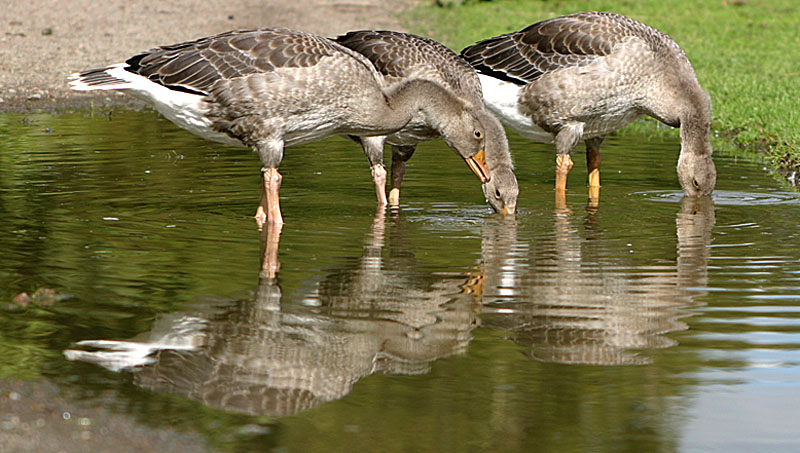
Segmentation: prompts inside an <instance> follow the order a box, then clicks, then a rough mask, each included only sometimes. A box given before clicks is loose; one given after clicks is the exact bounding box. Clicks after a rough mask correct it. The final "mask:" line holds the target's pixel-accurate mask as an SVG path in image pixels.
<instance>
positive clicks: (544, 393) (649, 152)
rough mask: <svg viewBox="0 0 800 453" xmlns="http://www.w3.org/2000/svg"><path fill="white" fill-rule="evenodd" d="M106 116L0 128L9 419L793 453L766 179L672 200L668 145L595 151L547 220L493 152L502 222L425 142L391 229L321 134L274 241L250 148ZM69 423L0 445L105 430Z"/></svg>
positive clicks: (383, 445) (396, 445)
mask: <svg viewBox="0 0 800 453" xmlns="http://www.w3.org/2000/svg"><path fill="white" fill-rule="evenodd" d="M111 113H112V114H109V112H107V111H100V110H98V111H96V112H94V113H87V112H79V113H65V114H59V115H50V114H27V115H22V114H4V115H0V137H2V140H0V251H2V260H1V261H0V297H2V298H3V299H4V301H3V302H2V304H0V305H2V306H3V310H2V311H0V351H2V354H0V379H1V380H2V382H3V389H6V390H2V391H0V406H2V405H3V404H11V400H15V399H16V400H19V399H22V400H25V398H35V395H30V394H26V393H25V389H26V388H30V387H26V386H27V385H34V384H35V385H39V386H45V387H47V388H50V389H51V390H50V391H51V392H52V393H55V394H57V395H59V398H61V400H63V404H64V405H66V407H73V409H72V411H73V413H75V414H79V413H81V411H83V412H85V413H86V414H95V413H96V412H91V411H92V408H102V409H103V411H105V412H103V413H106V414H108V417H118V418H119V417H121V418H122V419H123V420H126V422H125V423H127V424H128V425H127V426H128V429H134V430H139V431H136V432H138V433H139V435H140V436H148V435H149V436H153V437H154V438H161V439H163V438H164V437H165V436H169V435H171V434H170V433H176V432H177V433H180V435H181V436H186V437H185V439H187V442H189V440H191V442H195V443H196V444H194V445H202V446H204V448H208V449H219V450H237V451H238V450H242V451H253V450H266V451H270V450H277V451H387V452H389V451H433V450H436V451H442V452H447V451H458V452H463V451H509V452H513V451H532V450H534V449H536V450H554V451H556V450H557V451H579V450H580V451H585V450H600V451H602V450H613V451H619V450H632V451H674V450H683V451H686V450H717V451H723V450H724V451H737V450H738V451H752V450H770V451H779V450H786V451H789V450H794V451H797V450H798V449H800V424H798V422H797V416H796V412H797V407H798V406H800V384H798V382H800V247H798V242H800V229H798V225H797V222H798V219H800V194H798V193H796V192H793V191H791V189H789V188H787V187H786V186H785V185H784V184H783V183H781V182H779V181H777V180H775V179H773V178H772V177H771V176H770V175H769V174H767V173H766V172H764V171H763V169H762V168H761V166H759V165H757V164H754V163H751V162H748V161H745V160H742V159H737V158H736V157H734V156H732V155H726V154H723V153H717V154H716V155H715V161H716V164H717V168H718V171H719V180H718V183H717V191H716V192H715V194H714V197H713V200H699V201H698V200H690V199H683V198H682V196H681V192H680V191H679V186H678V182H677V176H676V173H675V163H676V161H677V155H678V150H679V148H680V144H679V143H678V142H677V138H675V139H663V138H652V137H629V136H624V137H610V138H609V139H607V141H606V143H605V144H604V147H603V151H604V153H603V155H604V162H603V168H602V182H603V188H602V191H601V198H600V206H599V208H597V209H594V208H591V207H588V206H587V203H586V188H585V187H584V181H585V178H586V172H585V167H584V166H583V165H582V162H583V156H582V155H581V154H579V153H577V152H576V153H575V156H574V158H575V161H576V165H575V168H574V169H573V172H572V174H571V175H570V180H569V185H568V189H569V190H568V193H567V204H568V209H566V210H563V209H555V202H554V196H553V189H552V188H553V182H554V174H553V169H554V160H555V159H554V154H553V150H552V147H550V146H548V145H539V144H533V143H530V142H527V141H525V140H523V139H520V138H518V137H517V136H512V137H511V148H512V150H514V152H515V163H516V167H517V175H518V178H519V182H520V190H521V195H520V200H519V213H518V215H517V216H516V219H510V218H505V217H501V216H498V215H495V214H492V213H491V210H490V208H489V207H488V205H486V204H485V203H484V200H483V196H482V193H481V190H480V185H479V184H478V182H477V181H476V180H475V177H474V176H473V175H472V174H471V173H470V172H469V170H468V169H467V167H466V166H465V165H464V164H463V162H462V161H461V159H459V158H458V157H457V156H456V155H455V154H454V153H453V152H452V151H450V150H449V149H447V148H446V147H445V146H444V145H443V143H442V142H433V143H429V144H426V145H424V146H422V147H420V150H419V151H418V152H417V154H416V155H415V156H414V158H413V159H412V160H411V162H410V164H409V169H408V172H407V176H406V180H405V182H404V188H403V192H402V195H401V206H400V209H399V210H395V211H389V212H385V213H384V212H376V207H375V195H374V190H373V187H372V182H371V177H370V172H369V168H368V165H367V162H366V159H365V158H364V156H363V154H362V153H361V151H360V149H359V148H358V147H357V146H356V145H355V144H353V143H351V142H349V141H347V140H344V139H341V138H331V139H328V140H325V141H323V142H320V143H316V144H311V145H306V146H300V147H294V148H289V149H288V150H287V152H286V157H285V159H284V164H283V165H282V167H281V172H282V173H283V175H284V180H283V186H282V188H281V204H282V208H283V212H284V218H285V221H286V224H285V226H284V227H283V229H282V231H281V232H279V233H280V234H277V232H275V231H263V232H259V231H258V230H257V228H256V225H255V222H254V220H253V219H252V217H251V216H252V214H253V212H254V211H255V207H256V204H257V201H258V196H259V182H260V179H259V162H258V159H257V158H256V157H255V156H254V155H252V153H251V152H249V151H247V150H241V149H236V148H227V147H223V146H220V145H216V144H212V143H209V142H206V141H203V140H201V139H199V138H196V137H194V136H192V135H190V134H189V133H187V132H184V131H182V130H180V129H177V128H176V127H175V126H173V125H172V124H171V123H169V122H167V121H166V120H164V119H162V118H161V117H159V116H158V115H157V114H155V113H153V112H150V111H142V112H135V111H125V110H115V111H113V112H111ZM387 163H388V160H387ZM265 263H266V264H265ZM270 266H271V267H272V268H273V269H274V268H278V269H279V270H277V272H276V273H275V276H274V277H273V276H271V275H270V273H269V272H267V271H263V269H267V270H268V268H270ZM37 289H38V293H37V294H35V295H34V300H33V302H31V303H29V304H28V305H26V306H24V307H19V306H17V305H15V304H13V303H12V299H13V298H14V297H15V296H16V295H18V294H19V293H21V292H28V293H29V294H33V293H34V292H35V291H37ZM48 291H50V293H49V294H50V295H49V296H48ZM26 383H34V384H26ZM9 388H11V389H17V390H8V389H9ZM20 389H22V390H20ZM41 404H44V406H45V407H47V403H41ZM54 410H55V409H54ZM59 410H60V409H59ZM64 414H65V415H64V416H63V417H57V418H58V421H51V420H50V419H41V418H40V419H37V420H42V421H40V422H37V420H26V419H25V415H24V414H16V415H14V414H10V413H8V412H7V411H6V414H5V415H3V414H0V424H2V429H0V440H1V439H2V437H3V436H4V434H3V429H6V427H13V426H16V425H14V424H15V423H17V424H20V423H30V424H31V426H39V425H42V426H41V427H42V428H43V430H44V429H46V428H48V427H51V426H50V425H52V424H54V423H63V424H70V423H71V424H70V425H69V426H70V427H72V428H70V429H72V430H73V431H75V432H77V431H78V430H81V433H86V432H90V434H91V436H89V435H85V434H81V436H83V437H81V436H77V437H76V435H75V433H74V432H73V431H70V430H69V429H66V430H65V431H63V432H64V433H65V434H63V435H64V437H65V439H64V442H65V444H64V445H69V444H70V443H75V445H84V444H85V445H90V446H91V445H93V444H92V442H95V443H96V447H97V448H101V446H102V444H101V443H99V442H100V441H99V439H100V438H102V437H103V436H110V435H113V433H110V432H109V430H114V428H112V427H110V426H106V425H104V423H106V421H104V420H103V419H91V417H90V416H89V415H85V416H83V417H82V418H79V417H77V415H76V416H74V417H66V414H67V412H64ZM13 417H16V419H14V418H13ZM70 419H71V420H70ZM76 420H80V423H79V422H78V421H76ZM85 420H88V421H86V422H84V421H85ZM36 423H39V424H38V425H37V424H36ZM9 424H10V425H9ZM45 424H47V426H44V425H45ZM79 424H82V426H78V425H79ZM32 429H33V428H32ZM103 430H105V431H103ZM59 432H61V431H59ZM70 433H71V434H70ZM115 433H116V435H121V433H120V430H116V431H115ZM56 435H58V434H56ZM70 436H71V437H70ZM159 436H160V437H159Z"/></svg>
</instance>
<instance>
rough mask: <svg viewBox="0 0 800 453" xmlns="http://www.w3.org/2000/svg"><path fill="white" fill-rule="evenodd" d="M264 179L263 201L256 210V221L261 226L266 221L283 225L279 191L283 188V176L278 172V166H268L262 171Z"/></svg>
mask: <svg viewBox="0 0 800 453" xmlns="http://www.w3.org/2000/svg"><path fill="white" fill-rule="evenodd" d="M261 177H262V179H263V185H262V191H261V202H260V203H259V206H258V209H257V210H256V215H255V218H256V223H258V227H259V228H261V227H262V226H263V225H264V223H265V222H269V223H270V224H271V225H283V216H282V215H281V205H280V198H279V197H278V191H279V189H280V188H281V180H282V179H283V177H282V176H281V174H280V173H278V169H277V168H267V169H265V170H264V171H262V172H261Z"/></svg>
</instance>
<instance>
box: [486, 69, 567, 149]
mask: <svg viewBox="0 0 800 453" xmlns="http://www.w3.org/2000/svg"><path fill="white" fill-rule="evenodd" d="M479 77H480V79H481V87H482V88H483V102H484V104H486V108H488V109H489V110H490V111H491V112H492V113H494V114H495V115H497V116H498V117H499V118H500V121H502V122H503V124H505V125H506V126H508V127H510V128H511V129H513V130H514V131H515V132H517V133H518V134H519V135H521V136H523V137H525V138H528V139H530V140H533V141H536V142H539V143H553V134H551V133H549V132H547V131H545V130H544V129H542V128H541V127H539V126H537V125H536V124H535V123H534V122H533V120H532V119H531V118H530V117H529V116H526V115H523V114H522V112H520V110H519V103H518V100H519V94H520V93H519V92H520V90H521V89H522V86H520V85H517V84H514V83H511V82H505V81H503V80H498V79H495V78H494V77H491V76H487V75H484V74H479Z"/></svg>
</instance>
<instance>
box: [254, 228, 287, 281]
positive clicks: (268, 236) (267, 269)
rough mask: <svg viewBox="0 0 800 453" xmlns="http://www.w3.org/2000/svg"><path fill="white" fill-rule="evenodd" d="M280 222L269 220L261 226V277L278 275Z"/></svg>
mask: <svg viewBox="0 0 800 453" xmlns="http://www.w3.org/2000/svg"><path fill="white" fill-rule="evenodd" d="M282 229H283V225H282V224H280V223H271V222H267V223H265V224H264V225H263V227H262V228H261V231H260V232H259V234H260V239H261V278H268V279H274V278H276V277H277V276H278V270H279V269H280V266H281V265H280V262H279V261H278V246H279V244H280V237H281V230H282Z"/></svg>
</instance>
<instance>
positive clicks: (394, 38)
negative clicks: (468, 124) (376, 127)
mask: <svg viewBox="0 0 800 453" xmlns="http://www.w3.org/2000/svg"><path fill="white" fill-rule="evenodd" d="M336 41H337V42H338V43H339V44H342V45H343V46H345V47H348V48H350V49H352V50H354V51H356V52H358V53H360V54H362V55H364V56H365V57H367V58H368V59H369V61H371V62H372V64H373V65H375V68H376V69H377V70H378V71H379V72H380V73H381V74H382V75H383V77H384V79H385V80H386V83H387V85H388V86H390V87H391V86H394V85H396V84H402V83H406V81H408V80H410V79H415V78H419V79H425V80H429V81H432V82H435V83H438V84H440V85H442V86H443V87H445V89H446V90H448V91H449V92H451V93H453V94H455V95H456V96H458V97H459V98H461V99H462V100H463V102H465V103H466V104H467V105H470V106H471V107H472V108H473V112H474V113H475V114H476V115H477V116H478V117H479V118H480V119H481V123H483V125H484V128H485V132H486V150H485V152H486V163H487V165H488V167H489V172H490V173H491V179H490V181H489V182H488V183H486V184H484V185H483V192H484V196H485V197H486V200H487V202H488V203H489V205H490V206H491V207H492V208H493V209H494V210H495V211H496V212H500V213H503V214H514V212H515V210H516V206H517V196H518V194H519V188H518V186H517V178H516V177H515V176H514V166H513V163H512V160H511V153H510V152H509V149H508V140H507V139H506V134H505V130H504V129H503V126H502V125H501V124H500V122H499V121H497V119H496V118H495V117H494V115H492V114H491V113H490V112H487V111H486V110H485V108H484V105H483V95H482V92H481V82H480V80H479V79H478V75H477V73H476V72H475V70H474V69H472V67H471V66H470V65H469V64H467V63H466V62H465V61H464V60H463V59H462V58H461V57H459V56H458V55H457V54H456V53H454V52H453V51H452V50H450V49H448V48H447V47H445V46H444V45H443V44H441V43H439V42H436V41H434V40H432V39H428V38H424V37H421V36H416V35H412V34H409V33H402V32H396V31H385V30H382V31H377V30H359V31H351V32H349V33H347V34H344V35H341V36H339V37H337V38H336ZM440 136H441V133H440V132H439V131H437V130H435V129H433V128H431V127H430V125H428V124H427V122H426V121H425V118H424V116H422V115H415V116H414V117H413V118H412V119H411V121H410V122H409V123H408V124H407V125H406V126H405V127H403V128H402V129H400V130H399V131H397V132H394V133H392V134H390V135H388V136H376V137H364V138H362V139H359V140H358V141H360V143H361V145H362V146H363V148H364V152H365V153H366V155H367V159H369V162H370V165H371V166H372V175H373V178H374V181H375V189H376V192H377V194H378V202H379V203H382V204H385V203H387V200H386V195H385V194H386V189H385V186H386V170H385V169H384V167H383V147H384V144H385V143H389V144H390V145H392V170H391V173H392V179H391V190H390V192H389V200H388V201H389V202H391V204H392V205H397V204H398V203H399V199H400V184H401V182H402V180H403V175H404V174H405V164H406V162H407V161H408V159H410V158H411V156H412V155H413V154H414V151H416V149H417V145H418V144H419V143H420V142H423V141H426V140H433V139H436V138H439V137H440Z"/></svg>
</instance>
